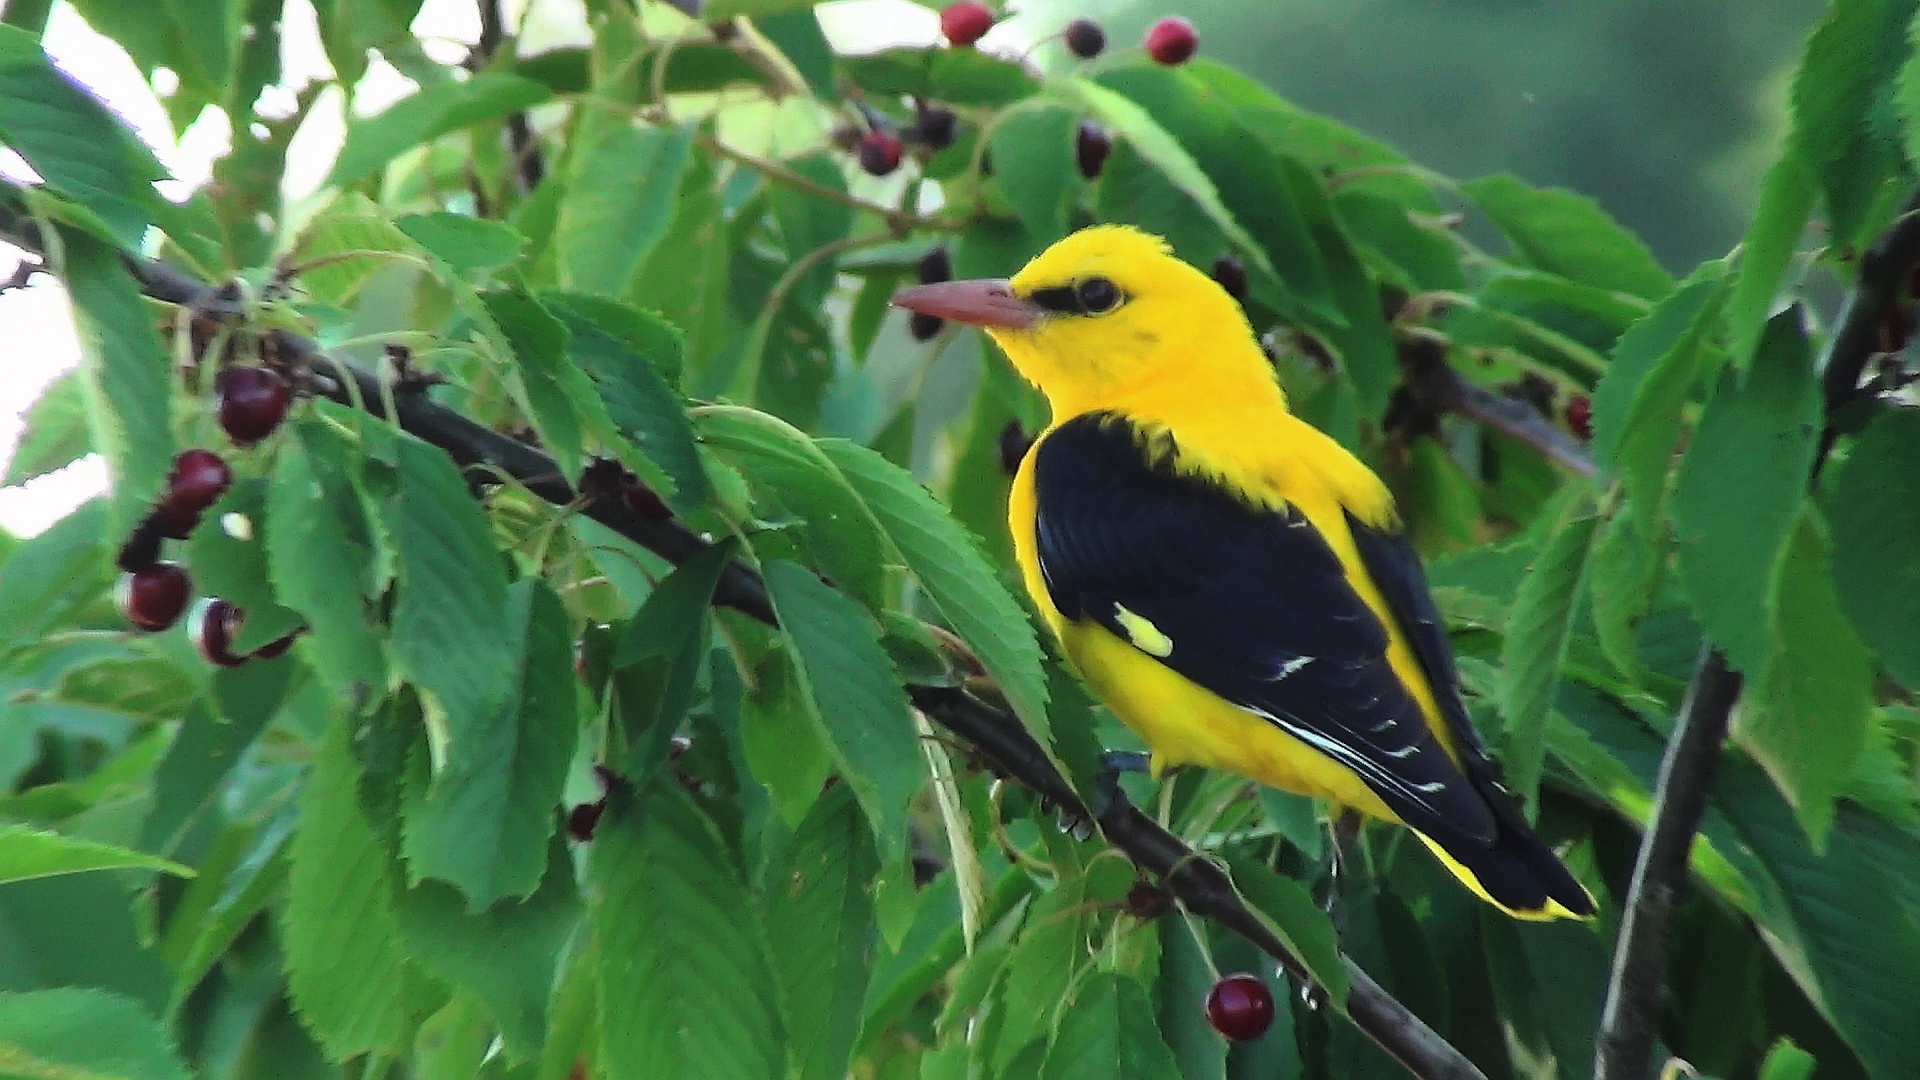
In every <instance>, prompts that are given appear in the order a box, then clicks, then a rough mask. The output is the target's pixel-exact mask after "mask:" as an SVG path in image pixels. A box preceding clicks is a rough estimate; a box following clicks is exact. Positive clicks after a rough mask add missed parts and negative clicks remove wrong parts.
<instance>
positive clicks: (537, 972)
mask: <svg viewBox="0 0 1920 1080" xmlns="http://www.w3.org/2000/svg"><path fill="white" fill-rule="evenodd" d="M398 906H399V920H400V934H401V937H402V939H403V940H404V941H405V942H406V946H407V952H408V954H409V955H411V956H414V957H418V958H419V961H420V965H421V966H422V967H424V968H426V969H427V970H428V971H431V972H433V973H434V974H435V975H438V976H440V977H441V978H443V979H445V980H447V981H448V982H450V983H452V984H454V985H455V986H460V987H464V988H465V989H466V990H468V991H469V992H471V993H472V994H473V996H474V997H476V998H478V999H479V1000H480V1001H481V1003H482V1004H484V1005H485V1006H486V1007H487V1009H488V1011H489V1012H491V1013H493V1016H494V1019H495V1020H496V1021H497V1022H498V1023H499V1025H500V1034H501V1036H502V1037H503V1038H504V1039H505V1040H506V1044H507V1052H508V1053H509V1054H511V1055H512V1056H513V1057H515V1058H519V1059H525V1058H529V1057H532V1056H535V1055H537V1054H538V1053H539V1052H540V1047H541V1044H542V1042H543V1041H544V1039H545V1037H546V1032H547V1001H548V997H549V996H550V994H551V993H552V991H553V986H554V978H555V969H556V968H557V967H558V964H559V958H560V955H561V951H562V949H564V948H565V946H566V944H567V940H568V939H569V938H570V937H571V936H572V935H573V934H574V932H575V929H576V927H577V926H578V925H579V922H580V916H581V905H580V896H579V891H578V889H577V888H576V887H575V885H574V880H573V860H572V859H571V858H570V857H569V856H568V855H567V849H566V843H565V841H563V840H561V839H559V838H557V837H556V838H555V839H554V840H553V841H552V842H551V843H550V844H548V846H547V865H546V871H545V873H544V875H543V876H542V877H541V879H540V887H539V889H537V890H535V892H534V893H533V895H532V896H529V897H527V898H526V900H524V901H518V902H516V901H511V900H502V901H500V902H498V903H496V904H494V905H493V906H492V907H490V908H488V909H487V910H485V911H483V912H479V913H470V912H469V911H468V905H467V904H466V902H465V901H464V900H463V899H462V897H461V895H460V893H459V892H458V891H456V890H454V889H452V888H449V887H448V886H446V885H442V884H439V883H438V882H433V881H426V882H422V883H420V884H419V885H418V886H416V887H415V888H412V889H409V890H407V891H406V892H405V893H403V894H401V896H400V899H399V905H398Z"/></svg>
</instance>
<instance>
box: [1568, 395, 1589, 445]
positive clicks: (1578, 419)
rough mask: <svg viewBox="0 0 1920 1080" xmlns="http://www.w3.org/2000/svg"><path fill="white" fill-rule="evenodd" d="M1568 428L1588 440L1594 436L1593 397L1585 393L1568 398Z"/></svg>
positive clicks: (1582, 440)
mask: <svg viewBox="0 0 1920 1080" xmlns="http://www.w3.org/2000/svg"><path fill="white" fill-rule="evenodd" d="M1567 430H1569V431H1571V432H1573V434H1574V435H1575V436H1576V437H1577V438H1579V439H1580V441H1581V442H1588V441H1590V440H1592V438H1593V399H1592V398H1589V397H1588V396H1587V395H1585V394H1575V395H1574V396H1572V397H1571V398H1568V399H1567Z"/></svg>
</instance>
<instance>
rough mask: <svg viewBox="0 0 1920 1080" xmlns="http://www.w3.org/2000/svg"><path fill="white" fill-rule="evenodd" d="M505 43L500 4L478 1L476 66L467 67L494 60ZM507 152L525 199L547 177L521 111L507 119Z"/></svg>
mask: <svg viewBox="0 0 1920 1080" xmlns="http://www.w3.org/2000/svg"><path fill="white" fill-rule="evenodd" d="M506 40H507V26H506V19H505V17H504V16H503V15H502V14H501V11H500V0H480V44H479V46H478V47H477V48H476V49H475V50H474V52H475V55H474V61H476V62H475V63H472V64H471V65H470V66H471V67H473V68H475V69H476V70H477V69H479V68H483V67H486V66H487V65H488V64H490V63H492V62H493V61H494V60H496V59H498V58H499V55H500V46H501V45H503V44H505V43H506ZM507 150H508V152H509V153H511V154H512V155H513V163H514V174H515V175H516V176H518V177H519V178H520V194H522V195H527V194H529V193H531V192H532V191H533V189H534V188H537V187H539V186H540V181H541V180H542V179H544V178H545V177H546V175H547V166H546V162H545V160H544V159H542V158H541V156H540V143H539V140H537V139H535V138H534V135H533V122H532V121H531V120H528V119H527V114H526V112H525V111H520V112H514V113H510V114H508V116H507Z"/></svg>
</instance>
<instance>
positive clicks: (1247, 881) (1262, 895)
mask: <svg viewBox="0 0 1920 1080" xmlns="http://www.w3.org/2000/svg"><path fill="white" fill-rule="evenodd" d="M1228 865H1229V866H1230V867H1231V868H1232V871H1233V884H1234V887H1235V888H1237V889H1239V890H1240V894H1241V895H1242V896H1244V897H1246V900H1247V903H1248V904H1249V905H1251V906H1252V908H1253V910H1254V912H1255V913H1256V914H1257V915H1259V916H1260V917H1261V919H1262V920H1263V921H1264V922H1266V923H1267V925H1268V926H1269V927H1270V928H1271V929H1272V930H1273V931H1274V935H1275V936H1276V937H1278V938H1279V939H1280V941H1281V943H1282V944H1284V945H1285V946H1286V947H1287V951H1288V952H1291V953H1292V954H1293V955H1294V956H1295V957H1297V958H1298V959H1299V960H1300V962H1301V963H1302V964H1305V965H1306V967H1307V972H1308V973H1309V974H1311V975H1312V976H1313V981H1314V983H1315V984H1317V985H1318V986H1319V987H1320V989H1322V990H1324V991H1326V993H1327V997H1328V1000H1329V1001H1330V1002H1331V1003H1332V1005H1333V1007H1334V1008H1335V1009H1337V1010H1339V1011H1340V1012H1342V1013H1344V1012H1346V1008H1347V968H1346V963H1345V961H1344V960H1343V959H1342V958H1341V956H1340V936H1339V934H1338V933H1336V932H1335V931H1334V928H1333V921H1332V920H1331V919H1329V918H1327V913H1326V912H1325V911H1324V910H1322V909H1321V907H1320V905H1319V904H1318V903H1315V902H1314V899H1313V894H1311V893H1309V892H1308V891H1307V889H1306V886H1304V885H1301V884H1300V883H1299V882H1297V881H1295V880H1293V879H1292V878H1286V877H1281V876H1280V875H1279V874H1276V873H1274V872H1273V871H1272V870H1271V869H1269V868H1268V867H1267V865H1266V864H1265V863H1263V862H1261V861H1260V860H1258V859H1255V858H1250V857H1244V856H1236V857H1234V858H1232V859H1230V860H1229V861H1228Z"/></svg>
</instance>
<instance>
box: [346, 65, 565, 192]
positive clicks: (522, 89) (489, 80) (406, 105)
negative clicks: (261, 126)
mask: <svg viewBox="0 0 1920 1080" xmlns="http://www.w3.org/2000/svg"><path fill="white" fill-rule="evenodd" d="M552 96H553V92H552V91H550V90H548V89H547V88H546V87H545V86H543V85H541V84H540V83H537V82H534V81H533V80H532V79H525V78H521V77H520V76H518V75H509V74H506V73H504V72H497V71H483V72H481V73H480V74H478V75H475V76H473V77H472V78H471V79H467V80H465V81H448V82H443V83H438V84H436V85H433V86H428V87H425V88H423V89H421V90H420V91H418V92H417V93H414V94H411V95H409V96H407V97H404V98H401V99H400V100H399V101H397V102H394V103H393V104H392V105H389V106H388V107H387V108H386V109H385V110H384V111H383V112H381V113H379V114H378V115H375V116H369V117H366V118H365V119H360V120H355V121H353V122H352V123H351V124H349V125H348V126H347V139H346V144H345V145H343V146H342V147H341V148H340V156H339V157H338V158H336V159H334V163H333V172H331V173H330V174H328V176H327V186H329V187H345V186H347V185H349V184H354V183H358V182H359V181H361V180H364V179H366V178H367V177H369V176H372V175H373V174H375V173H377V172H379V171H380V170H381V169H383V168H385V167H386V166H387V163H388V162H390V161H392V160H393V159H394V158H396V157H399V156H400V155H401V154H404V153H406V152H407V151H408V150H411V149H413V148H414V147H416V146H419V145H421V144H423V143H428V142H432V141H433V140H435V139H438V138H440V137H441V136H442V135H447V134H450V133H452V132H455V131H458V130H460V129H461V128H464V127H470V126H472V125H474V124H479V123H484V122H486V121H488V120H497V119H499V118H500V117H503V116H506V115H507V114H508V113H514V112H519V111H521V110H523V109H530V108H532V107H534V106H535V105H539V104H542V103H543V102H545V101H546V100H547V99H549V98H551V97H552Z"/></svg>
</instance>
